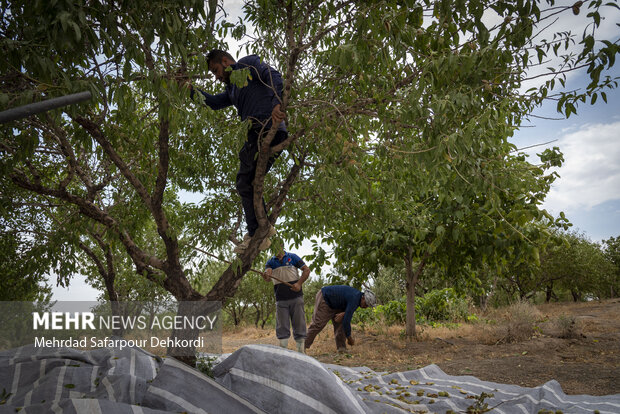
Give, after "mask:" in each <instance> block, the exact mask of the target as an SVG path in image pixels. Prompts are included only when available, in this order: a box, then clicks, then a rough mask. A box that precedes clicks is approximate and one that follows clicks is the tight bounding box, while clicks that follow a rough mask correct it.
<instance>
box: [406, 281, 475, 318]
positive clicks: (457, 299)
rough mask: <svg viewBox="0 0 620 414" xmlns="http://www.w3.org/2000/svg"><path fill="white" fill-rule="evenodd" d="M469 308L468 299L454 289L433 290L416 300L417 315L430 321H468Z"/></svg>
mask: <svg viewBox="0 0 620 414" xmlns="http://www.w3.org/2000/svg"><path fill="white" fill-rule="evenodd" d="M468 308H469V306H468V304H467V299H466V298H465V297H464V296H461V295H458V294H457V293H456V292H455V291H454V289H452V288H446V289H438V290H431V291H430V292H428V293H427V294H425V295H424V296H423V297H421V298H417V299H416V314H420V316H423V317H424V318H425V319H426V320H428V321H460V320H466V319H467V316H468ZM416 319H417V318H416Z"/></svg>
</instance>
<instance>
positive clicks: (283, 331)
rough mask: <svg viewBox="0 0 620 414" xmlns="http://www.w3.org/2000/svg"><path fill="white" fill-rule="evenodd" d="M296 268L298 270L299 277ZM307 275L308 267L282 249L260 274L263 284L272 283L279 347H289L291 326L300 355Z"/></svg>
mask: <svg viewBox="0 0 620 414" xmlns="http://www.w3.org/2000/svg"><path fill="white" fill-rule="evenodd" d="M297 269H301V277H299V274H298V273H297ZM272 276H273V277H274V278H272ZM309 276H310V268H308V266H307V265H306V264H305V263H304V261H303V260H302V259H301V258H300V257H299V256H297V255H296V254H295V253H288V252H285V251H284V250H281V251H280V252H279V253H278V254H277V255H276V256H273V257H272V258H271V259H269V260H268V261H267V264H266V265H265V273H264V274H263V279H265V281H266V282H269V281H270V280H271V281H272V282H273V291H274V293H275V295H276V337H277V338H278V340H279V341H280V346H281V347H283V348H286V347H287V346H288V338H289V337H290V336H291V331H290V326H291V325H293V337H294V338H295V342H297V351H299V352H301V353H303V352H304V339H305V338H306V316H305V314H304V292H303V290H302V289H301V285H303V283H304V282H305V281H306V280H307V279H308V277H309ZM282 282H286V283H288V284H290V285H292V287H289V286H287V285H285V284H284V283H282Z"/></svg>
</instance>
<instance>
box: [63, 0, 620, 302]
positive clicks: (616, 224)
mask: <svg viewBox="0 0 620 414" xmlns="http://www.w3.org/2000/svg"><path fill="white" fill-rule="evenodd" d="M557 3H567V2H565V1H561V2H557ZM568 3H570V4H572V3H573V2H572V1H571V2H568ZM229 7H230V8H229ZM226 8H227V10H228V11H229V12H230V15H229V18H228V20H229V21H235V20H236V17H235V16H237V15H238V13H239V1H232V2H226ZM607 10H608V11H609V12H608V13H606V14H605V16H604V18H603V19H604V20H603V23H602V27H601V30H600V35H601V36H603V37H606V38H608V39H613V40H617V39H618V34H617V33H618V27H617V26H616V23H617V22H620V12H618V11H617V10H615V11H613V10H612V9H607ZM584 14H585V11H584V10H582V11H581V13H580V15H578V16H572V15H570V16H567V18H566V19H563V20H562V21H559V22H558V23H557V26H556V27H557V29H558V30H571V31H573V32H574V33H578V34H580V33H581V31H582V30H583V28H584V27H585V25H584V22H585V19H584ZM235 48H237V50H238V45H235V44H231V48H230V52H231V53H232V54H233V56H235V54H236V52H237V50H236V49H235ZM610 75H612V76H620V62H618V63H616V67H615V68H614V69H613V71H612V72H611V73H610ZM541 80H542V79H541ZM587 83H588V77H587V74H586V73H585V71H581V72H579V73H571V74H569V75H568V77H567V87H568V88H569V89H572V88H579V87H583V86H585V85H587ZM534 85H535V84H530V85H528V87H529V86H534ZM607 101H608V103H607V104H605V103H604V102H603V100H602V99H601V98H600V97H599V99H598V101H597V103H596V104H595V105H594V106H591V105H589V104H581V106H579V107H578V108H577V114H576V115H574V114H573V115H571V116H570V117H569V118H568V119H562V120H548V119H541V118H536V117H532V118H531V119H530V122H524V123H523V125H522V127H521V128H520V129H519V130H517V131H516V132H515V134H514V136H513V137H512V138H511V142H512V143H513V144H515V145H516V146H517V148H524V147H529V146H532V145H539V144H544V143H546V142H549V141H553V142H551V143H549V144H546V145H542V146H537V147H535V148H531V149H528V150H524V152H526V153H528V154H530V155H531V161H532V162H535V160H536V156H535V154H536V153H540V152H542V151H543V150H544V149H545V148H551V147H554V146H556V147H559V148H560V150H561V152H562V153H563V156H564V164H563V165H562V167H561V168H559V169H557V170H556V172H557V173H558V174H559V176H560V177H559V178H558V179H557V180H556V181H555V182H554V183H553V186H552V188H551V191H550V192H549V194H548V195H547V198H546V200H545V202H544V204H543V206H542V207H543V208H545V209H546V210H547V211H549V212H550V213H551V214H552V215H554V216H556V217H557V216H558V215H559V214H560V212H564V213H565V214H566V217H567V218H568V219H569V221H570V222H571V223H572V224H573V227H572V230H575V231H579V232H580V233H584V234H585V235H586V236H587V237H588V238H590V240H592V241H593V242H598V243H600V242H602V241H603V240H605V239H608V238H610V237H618V236H620V91H618V90H617V89H616V90H611V91H609V92H608V93H607ZM534 115H536V116H538V117H544V118H561V117H562V115H561V114H559V113H557V112H556V109H555V102H553V101H549V102H547V103H545V104H543V106H542V107H540V108H538V109H537V110H536V111H535V112H534ZM310 252H311V248H310V243H305V244H304V245H303V246H302V247H301V249H299V250H298V253H299V254H300V255H304V254H309V253H310ZM54 282H55V281H52V284H54ZM98 294H99V293H98V292H97V291H96V290H94V289H93V288H91V287H89V286H88V285H86V283H84V281H83V277H82V276H76V277H75V278H74V279H73V281H72V283H71V285H70V287H69V288H68V289H67V288H61V287H55V288H54V289H53V299H54V300H59V301H65V300H96V297H97V296H98Z"/></svg>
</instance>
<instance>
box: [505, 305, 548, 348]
mask: <svg viewBox="0 0 620 414" xmlns="http://www.w3.org/2000/svg"><path fill="white" fill-rule="evenodd" d="M540 317H541V314H540V312H539V311H538V309H536V307H535V306H534V305H532V304H530V303H529V302H527V301H519V302H515V303H513V304H512V305H510V306H509V307H508V308H507V309H506V313H505V318H506V325H505V326H504V327H503V329H504V330H505V332H504V336H503V337H502V338H501V339H500V341H502V342H517V341H522V340H525V339H529V338H530V337H531V336H532V334H533V333H534V329H535V323H536V321H537V320H538V319H540Z"/></svg>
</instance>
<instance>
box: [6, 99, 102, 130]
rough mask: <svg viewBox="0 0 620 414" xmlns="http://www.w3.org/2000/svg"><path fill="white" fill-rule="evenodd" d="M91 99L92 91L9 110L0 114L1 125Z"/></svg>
mask: <svg viewBox="0 0 620 414" xmlns="http://www.w3.org/2000/svg"><path fill="white" fill-rule="evenodd" d="M90 98H92V94H91V93H90V91H86V92H79V93H74V94H71V95H65V96H61V97H59V98H52V99H48V100H45V101H41V102H35V103H31V104H28V105H23V106H19V107H17V108H11V109H7V110H6V111H2V112H0V124H3V123H5V122H10V121H15V120H17V119H22V118H26V117H28V116H31V115H35V114H38V113H41V112H45V111H49V110H52V109H56V108H60V107H62V106H66V105H73V104H76V103H79V102H83V101H87V100H89V99H90Z"/></svg>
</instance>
